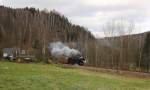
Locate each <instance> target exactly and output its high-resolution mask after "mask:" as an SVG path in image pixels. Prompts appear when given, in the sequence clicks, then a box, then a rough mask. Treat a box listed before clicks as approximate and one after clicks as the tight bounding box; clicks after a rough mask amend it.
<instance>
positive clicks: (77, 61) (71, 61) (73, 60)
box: [67, 55, 86, 66]
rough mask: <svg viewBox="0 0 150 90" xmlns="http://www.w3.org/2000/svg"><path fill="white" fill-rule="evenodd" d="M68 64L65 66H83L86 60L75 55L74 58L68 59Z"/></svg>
mask: <svg viewBox="0 0 150 90" xmlns="http://www.w3.org/2000/svg"><path fill="white" fill-rule="evenodd" d="M67 61H68V63H67V64H72V65H74V64H78V65H80V66H83V65H84V64H85V63H86V60H85V58H83V56H81V55H75V56H71V57H68V60H67Z"/></svg>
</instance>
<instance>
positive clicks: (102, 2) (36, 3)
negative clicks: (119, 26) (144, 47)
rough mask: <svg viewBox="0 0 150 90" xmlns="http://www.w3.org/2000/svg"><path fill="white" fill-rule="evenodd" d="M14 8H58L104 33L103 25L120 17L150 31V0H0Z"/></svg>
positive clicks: (69, 17)
mask: <svg viewBox="0 0 150 90" xmlns="http://www.w3.org/2000/svg"><path fill="white" fill-rule="evenodd" d="M0 4H1V5H5V6H10V7H13V8H23V7H27V6H28V7H35V8H39V9H44V8H46V9H48V10H53V9H55V10H57V11H58V12H60V13H62V14H64V15H65V16H67V17H68V19H69V20H70V21H71V22H72V23H74V24H79V25H82V26H84V27H87V28H88V29H89V30H90V31H91V32H92V33H93V34H94V35H95V36H96V37H103V36H104V34H103V30H102V26H103V25H104V24H105V23H106V22H108V21H110V20H112V19H117V18H119V17H122V18H124V19H125V20H127V21H132V22H134V23H135V26H136V30H135V31H134V32H135V33H139V32H145V31H150V0H0Z"/></svg>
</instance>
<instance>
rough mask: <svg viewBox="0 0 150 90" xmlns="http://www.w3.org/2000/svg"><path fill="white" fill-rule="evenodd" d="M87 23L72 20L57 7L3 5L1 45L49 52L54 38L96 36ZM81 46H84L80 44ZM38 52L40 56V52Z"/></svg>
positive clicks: (79, 40)
mask: <svg viewBox="0 0 150 90" xmlns="http://www.w3.org/2000/svg"><path fill="white" fill-rule="evenodd" d="M94 39H95V38H94V36H93V35H92V34H91V33H90V32H89V31H88V30H87V29H86V28H84V27H82V26H79V25H75V24H72V23H71V22H70V21H69V20H68V19H67V18H66V17H65V16H64V15H61V14H60V13H58V12H57V11H55V10H53V11H50V12H49V11H47V10H42V11H40V10H37V9H35V8H28V7H26V8H23V9H21V8H17V9H12V8H7V7H4V6H0V48H1V49H2V48H9V47H10V48H14V47H15V48H21V49H27V50H35V51H37V52H38V53H39V55H42V56H43V54H44V55H46V54H48V53H49V52H48V49H47V48H48V44H49V43H50V42H54V41H61V42H65V43H66V42H68V43H72V42H77V43H79V44H81V43H82V45H80V46H82V48H83V46H84V45H83V43H84V42H85V41H86V40H94ZM80 48H81V47H80ZM39 55H38V56H39Z"/></svg>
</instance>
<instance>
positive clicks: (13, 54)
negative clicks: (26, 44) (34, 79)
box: [3, 48, 35, 62]
mask: <svg viewBox="0 0 150 90" xmlns="http://www.w3.org/2000/svg"><path fill="white" fill-rule="evenodd" d="M3 58H4V59H7V60H11V61H13V60H14V61H19V62H32V61H34V60H35V54H34V53H33V51H32V50H21V49H19V48H4V49H3Z"/></svg>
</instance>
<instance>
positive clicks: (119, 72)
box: [59, 64, 150, 78]
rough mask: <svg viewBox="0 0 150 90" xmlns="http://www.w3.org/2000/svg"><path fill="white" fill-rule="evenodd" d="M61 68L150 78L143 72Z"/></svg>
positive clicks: (64, 66)
mask: <svg viewBox="0 0 150 90" xmlns="http://www.w3.org/2000/svg"><path fill="white" fill-rule="evenodd" d="M59 66H60V67H63V68H78V69H84V70H88V71H94V72H103V73H110V74H117V75H123V76H132V77H139V78H150V73H143V72H132V71H124V70H113V69H104V68H95V67H88V66H77V65H67V64H63V65H62V64H60V65H59Z"/></svg>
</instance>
